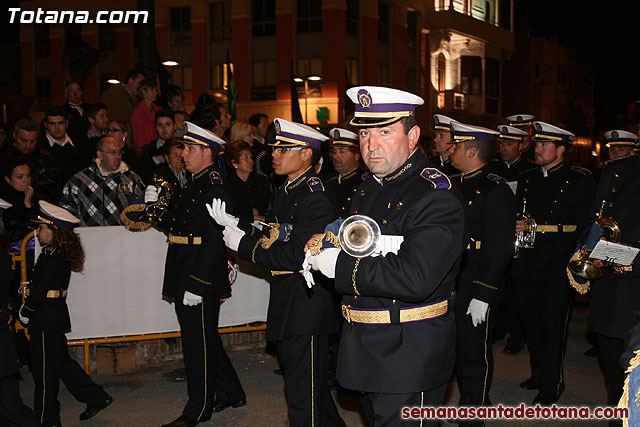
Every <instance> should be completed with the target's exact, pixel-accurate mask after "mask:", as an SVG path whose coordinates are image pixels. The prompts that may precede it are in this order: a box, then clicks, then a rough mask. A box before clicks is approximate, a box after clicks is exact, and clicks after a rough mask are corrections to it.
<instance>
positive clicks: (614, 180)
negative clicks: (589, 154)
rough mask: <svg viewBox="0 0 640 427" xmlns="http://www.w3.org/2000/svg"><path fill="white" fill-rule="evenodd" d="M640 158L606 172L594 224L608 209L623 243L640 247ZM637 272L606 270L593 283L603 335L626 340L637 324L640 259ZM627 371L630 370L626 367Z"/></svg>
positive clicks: (596, 321)
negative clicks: (598, 213) (603, 203)
mask: <svg viewBox="0 0 640 427" xmlns="http://www.w3.org/2000/svg"><path fill="white" fill-rule="evenodd" d="M638 171H640V157H637V156H630V157H627V158H622V159H616V160H615V161H612V162H610V163H609V164H608V165H607V166H606V167H605V169H604V171H603V172H602V176H601V178H600V183H599V184H598V189H597V191H596V196H595V203H594V206H593V207H592V211H591V213H592V220H594V219H595V214H596V213H597V212H598V211H599V210H600V206H601V204H602V201H603V200H606V205H605V208H604V211H603V216H604V217H607V218H611V219H613V220H614V221H616V222H617V223H618V225H619V226H620V230H621V237H620V242H619V243H624V244H627V245H631V246H635V247H640V174H639V173H638ZM632 268H633V270H632V271H630V272H625V273H624V274H615V273H614V271H613V268H611V267H605V268H604V270H603V273H604V274H603V276H602V277H601V278H600V279H598V280H592V281H591V323H592V324H593V328H594V329H595V331H596V332H597V333H599V334H602V335H606V336H609V337H615V338H623V337H624V334H625V332H626V331H627V330H628V329H629V328H631V327H632V326H633V325H634V324H635V320H634V318H633V312H634V311H638V310H640V256H636V259H635V260H634V262H633V266H632ZM625 369H626V367H625Z"/></svg>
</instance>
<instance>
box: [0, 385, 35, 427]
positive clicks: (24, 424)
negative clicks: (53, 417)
mask: <svg viewBox="0 0 640 427" xmlns="http://www.w3.org/2000/svg"><path fill="white" fill-rule="evenodd" d="M0 425H1V426H6V427H37V426H39V425H40V423H39V422H38V418H37V417H36V414H34V413H33V411H32V410H31V408H29V407H28V406H27V405H25V404H24V402H22V399H21V398H20V390H19V388H18V376H17V374H16V375H9V376H8V377H4V378H0Z"/></svg>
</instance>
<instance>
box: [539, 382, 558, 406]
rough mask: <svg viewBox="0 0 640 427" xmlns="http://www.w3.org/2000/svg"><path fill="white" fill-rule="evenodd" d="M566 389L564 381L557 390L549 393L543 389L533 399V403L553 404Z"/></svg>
mask: <svg viewBox="0 0 640 427" xmlns="http://www.w3.org/2000/svg"><path fill="white" fill-rule="evenodd" d="M563 391H564V383H560V386H559V387H558V390H557V392H555V393H549V392H548V391H541V392H539V393H538V395H537V396H536V397H535V399H533V404H534V405H535V404H537V403H539V404H540V405H551V404H552V403H555V402H557V401H558V399H560V395H561V394H562V392H563Z"/></svg>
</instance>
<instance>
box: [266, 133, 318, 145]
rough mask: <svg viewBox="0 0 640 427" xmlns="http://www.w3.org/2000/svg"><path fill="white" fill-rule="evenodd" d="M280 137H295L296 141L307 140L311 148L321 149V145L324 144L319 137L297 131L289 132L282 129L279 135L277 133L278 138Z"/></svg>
mask: <svg viewBox="0 0 640 427" xmlns="http://www.w3.org/2000/svg"><path fill="white" fill-rule="evenodd" d="M278 137H283V138H287V139H295V140H296V141H300V142H305V143H307V144H308V145H309V148H313V149H315V150H319V149H320V146H321V145H322V141H320V140H319V139H314V138H310V137H308V136H302V135H298V134H297V133H289V132H283V131H280V132H279V133H278V135H276V140H277V139H278ZM283 142H287V141H283Z"/></svg>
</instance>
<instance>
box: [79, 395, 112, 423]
mask: <svg viewBox="0 0 640 427" xmlns="http://www.w3.org/2000/svg"><path fill="white" fill-rule="evenodd" d="M111 402H113V397H111V396H107V398H106V399H104V400H103V401H101V402H100V403H94V404H91V405H87V409H85V410H84V412H83V413H81V414H80V421H84V420H88V419H89V418H91V417H94V416H95V415H96V414H97V413H98V412H100V411H102V410H103V409H104V408H106V407H107V406H109V405H111Z"/></svg>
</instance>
